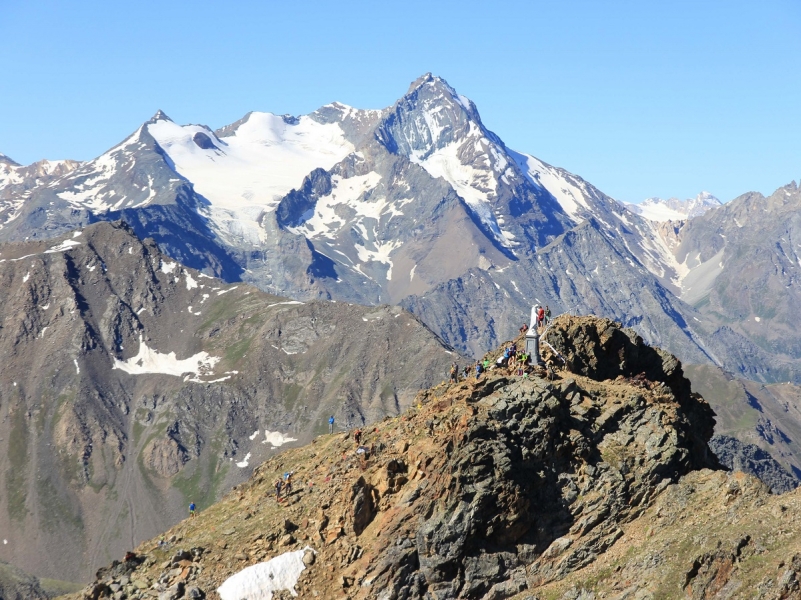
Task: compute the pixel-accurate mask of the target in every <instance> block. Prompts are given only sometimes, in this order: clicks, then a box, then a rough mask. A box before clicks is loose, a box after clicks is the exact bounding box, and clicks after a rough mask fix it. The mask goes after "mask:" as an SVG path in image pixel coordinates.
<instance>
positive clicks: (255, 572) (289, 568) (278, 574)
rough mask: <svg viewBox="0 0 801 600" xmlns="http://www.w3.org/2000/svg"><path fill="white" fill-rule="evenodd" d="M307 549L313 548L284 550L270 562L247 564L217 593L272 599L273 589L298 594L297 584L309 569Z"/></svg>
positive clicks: (234, 599) (232, 598)
mask: <svg viewBox="0 0 801 600" xmlns="http://www.w3.org/2000/svg"><path fill="white" fill-rule="evenodd" d="M307 550H312V549H311V548H310V547H309V546H306V547H305V548H303V549H302V550H296V551H294V552H285V553H284V554H279V555H278V556H276V557H275V558H272V559H270V560H268V561H267V562H262V563H258V564H255V565H251V566H249V567H245V568H244V569H242V570H241V571H239V573H236V574H235V575H232V576H231V577H229V578H228V579H226V580H225V581H224V582H223V584H222V585H221V586H220V587H218V588H217V593H218V594H219V595H220V598H221V599H222V600H272V597H273V593H275V592H280V591H282V590H287V591H289V593H290V594H292V595H293V596H297V595H298V594H297V592H296V591H295V585H297V583H298V579H299V578H300V574H301V573H303V571H304V570H305V569H306V565H304V564H303V555H304V554H305V553H306V551H307ZM312 552H314V551H313V550H312Z"/></svg>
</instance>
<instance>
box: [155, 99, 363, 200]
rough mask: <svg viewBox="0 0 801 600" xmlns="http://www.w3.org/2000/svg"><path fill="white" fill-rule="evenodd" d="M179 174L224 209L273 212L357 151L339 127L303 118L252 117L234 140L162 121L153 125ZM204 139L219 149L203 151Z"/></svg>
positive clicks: (204, 129) (306, 117)
mask: <svg viewBox="0 0 801 600" xmlns="http://www.w3.org/2000/svg"><path fill="white" fill-rule="evenodd" d="M147 127H148V131H149V132H150V134H151V135H152V136H153V137H154V138H156V141H157V142H158V144H159V146H161V147H162V148H163V149H164V151H165V152H166V153H167V155H168V156H169V157H170V159H172V161H173V163H174V164H175V169H176V171H178V173H180V174H181V175H183V176H184V177H186V178H187V179H188V180H189V181H191V182H192V183H193V184H194V186H195V190H196V191H197V192H198V193H200V194H202V195H203V196H204V197H205V198H207V199H208V200H209V201H210V202H211V203H212V205H214V206H215V207H218V208H225V209H229V210H238V209H241V208H244V207H247V206H253V205H259V206H263V207H264V208H266V209H267V210H272V209H274V208H275V206H276V205H277V204H278V201H279V200H280V199H281V198H282V197H283V196H284V195H286V194H287V193H288V192H289V191H290V190H291V189H293V188H299V187H300V184H301V183H302V182H303V178H304V177H305V176H306V175H308V174H309V173H310V172H311V171H312V170H314V169H315V168H318V167H321V168H323V169H330V168H331V167H333V166H334V165H335V164H336V163H338V162H339V161H340V160H342V159H343V158H345V157H346V156H347V155H348V154H350V153H351V152H352V151H353V149H354V147H353V145H352V144H351V143H350V142H348V141H347V140H346V139H345V134H344V132H343V131H342V128H341V127H340V126H339V125H338V124H336V123H318V122H317V121H315V120H314V119H312V118H310V117H308V116H303V117H300V118H299V119H298V120H297V123H296V124H292V123H291V122H290V123H288V122H287V121H285V120H284V119H283V118H282V117H279V116H276V115H273V114H270V113H259V112H254V113H251V114H250V115H249V116H248V117H247V120H246V121H245V122H244V123H242V124H241V125H239V127H238V128H237V129H236V132H235V133H234V134H233V135H229V136H226V137H223V138H221V139H220V138H218V137H217V136H216V135H215V134H214V133H213V132H212V131H210V130H209V129H207V128H206V127H202V126H200V125H186V126H181V125H178V124H176V123H173V122H171V121H166V120H161V121H157V122H156V123H152V124H150V125H148V126H147ZM198 133H200V134H203V135H205V136H207V138H208V139H210V140H211V142H212V144H213V145H214V147H212V148H206V149H204V148H201V147H200V146H198V145H197V144H196V143H195V142H194V140H193V138H194V136H195V135H196V134H198Z"/></svg>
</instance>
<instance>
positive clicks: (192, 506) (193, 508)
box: [189, 502, 195, 517]
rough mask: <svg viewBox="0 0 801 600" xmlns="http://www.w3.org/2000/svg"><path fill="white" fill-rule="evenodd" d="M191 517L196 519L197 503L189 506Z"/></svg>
mask: <svg viewBox="0 0 801 600" xmlns="http://www.w3.org/2000/svg"><path fill="white" fill-rule="evenodd" d="M189 516H190V517H194V516H195V503H194V502H192V503H190V504H189Z"/></svg>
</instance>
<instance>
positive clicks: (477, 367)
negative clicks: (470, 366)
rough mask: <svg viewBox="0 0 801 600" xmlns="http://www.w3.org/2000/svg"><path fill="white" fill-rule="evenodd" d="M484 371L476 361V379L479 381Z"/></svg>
mask: <svg viewBox="0 0 801 600" xmlns="http://www.w3.org/2000/svg"><path fill="white" fill-rule="evenodd" d="M483 371H484V367H482V366H481V363H480V362H478V361H476V379H481V373H482V372H483Z"/></svg>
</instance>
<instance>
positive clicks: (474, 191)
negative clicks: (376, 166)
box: [409, 123, 517, 248]
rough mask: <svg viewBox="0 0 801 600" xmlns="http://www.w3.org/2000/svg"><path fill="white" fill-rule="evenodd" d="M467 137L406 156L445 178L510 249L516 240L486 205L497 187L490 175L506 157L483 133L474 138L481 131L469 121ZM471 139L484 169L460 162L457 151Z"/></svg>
mask: <svg viewBox="0 0 801 600" xmlns="http://www.w3.org/2000/svg"><path fill="white" fill-rule="evenodd" d="M432 133H433V132H432ZM468 136H469V140H468V141H467V142H462V143H459V142H453V143H450V144H448V145H446V146H445V147H443V148H439V149H437V150H436V151H435V152H433V153H432V154H430V155H428V156H426V157H425V158H422V157H421V156H420V155H416V154H414V153H413V154H412V155H411V156H410V157H409V159H410V160H411V161H412V162H413V163H416V164H418V165H420V166H421V167H423V168H424V169H425V170H426V171H427V172H428V174H429V175H431V176H432V177H434V178H440V177H441V178H442V179H444V180H445V181H447V182H448V183H449V184H450V185H451V187H453V189H454V190H456V193H457V194H459V196H461V197H462V199H464V201H465V202H466V203H467V205H468V206H469V207H470V209H471V210H472V211H473V213H474V214H475V215H476V216H477V217H478V218H479V219H480V220H481V222H482V223H484V225H485V226H486V227H487V228H488V229H489V230H490V231H491V232H492V234H493V236H494V237H495V239H496V240H497V241H498V243H500V244H501V245H502V246H505V247H507V248H513V247H515V246H516V245H517V243H516V242H513V241H512V238H513V237H514V236H513V235H512V234H510V233H508V232H503V231H502V230H501V227H500V225H499V224H498V221H497V220H496V217H495V215H494V214H493V213H492V207H491V204H490V201H491V199H492V197H493V196H495V195H496V194H497V190H498V181H497V179H496V178H495V176H494V175H495V171H496V170H497V171H500V172H503V171H504V170H505V169H506V164H507V163H506V159H505V158H504V157H503V155H502V153H501V152H499V151H498V150H497V148H496V147H495V145H494V143H492V142H491V141H490V140H488V139H487V138H485V137H483V136H482V137H478V136H481V132H480V131H479V129H478V126H477V125H475V124H474V123H471V124H470V132H469V133H468ZM474 141H475V144H476V149H477V150H479V151H480V152H481V153H482V154H483V156H484V160H483V163H484V164H485V165H486V168H482V169H477V168H475V167H473V166H472V165H466V164H464V163H462V159H461V158H460V153H461V152H462V150H463V148H464V145H465V144H469V143H473V142H474ZM479 155H481V154H479ZM475 162H479V161H478V159H476V161H474V164H475Z"/></svg>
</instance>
